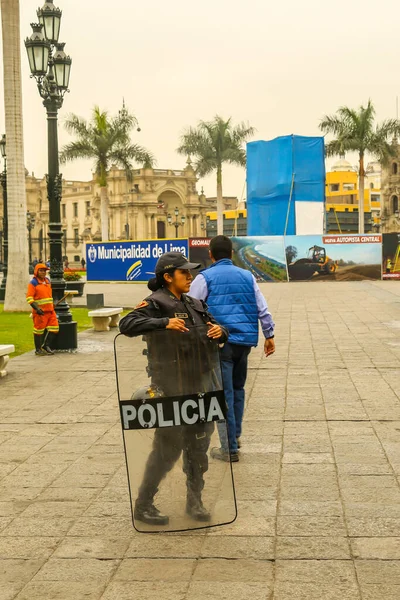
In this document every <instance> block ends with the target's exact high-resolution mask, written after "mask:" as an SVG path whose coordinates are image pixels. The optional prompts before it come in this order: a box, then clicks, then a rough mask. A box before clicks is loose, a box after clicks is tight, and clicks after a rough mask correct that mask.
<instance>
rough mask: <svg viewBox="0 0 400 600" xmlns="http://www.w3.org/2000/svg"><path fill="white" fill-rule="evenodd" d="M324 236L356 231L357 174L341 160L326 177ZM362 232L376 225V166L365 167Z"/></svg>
mask: <svg viewBox="0 0 400 600" xmlns="http://www.w3.org/2000/svg"><path fill="white" fill-rule="evenodd" d="M325 189H326V213H327V219H326V225H327V233H342V232H353V233H355V232H357V231H358V174H357V172H356V170H355V169H354V168H353V167H352V166H351V164H350V163H349V162H347V161H346V160H344V159H343V158H341V159H340V160H339V161H338V162H337V163H335V164H334V165H333V167H332V171H328V172H327V173H326V184H325ZM364 214H365V231H366V232H368V231H373V230H374V228H375V229H377V228H378V227H379V224H380V165H379V163H371V164H369V165H368V167H367V170H366V177H365V189H364Z"/></svg>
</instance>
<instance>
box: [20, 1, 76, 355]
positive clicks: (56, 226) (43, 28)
mask: <svg viewBox="0 0 400 600" xmlns="http://www.w3.org/2000/svg"><path fill="white" fill-rule="evenodd" d="M61 15H62V11H61V10H60V9H59V8H57V7H56V6H54V4H53V1H52V0H45V3H44V5H43V6H42V8H39V9H38V11H37V16H38V20H39V23H37V24H36V23H34V24H32V34H31V36H30V37H29V38H27V39H26V40H25V47H26V51H27V54H28V60H29V67H30V70H31V74H32V77H34V78H35V80H36V84H37V87H38V91H39V94H40V97H41V98H42V100H43V105H44V107H45V108H46V112H47V137H48V174H47V175H46V181H47V198H48V201H49V232H48V235H49V246H50V278H51V284H52V289H53V298H54V304H55V305H56V312H57V318H58V321H59V326H60V332H59V335H58V336H57V342H56V345H57V346H56V349H58V350H74V349H76V348H77V346H78V335H77V323H76V322H75V321H73V320H72V315H71V312H70V310H69V306H68V304H67V303H66V301H65V299H63V300H62V298H64V295H65V287H66V285H65V280H64V269H63V260H62V240H63V232H62V224H61V210H60V208H61V198H62V175H61V173H60V172H59V161H58V129H57V121H58V111H59V109H60V108H61V107H62V105H63V101H64V95H65V93H66V92H67V91H68V85H69V78H70V72H71V64H72V60H71V58H70V57H69V56H67V55H66V53H65V52H64V46H65V44H64V43H61V42H59V36H60V27H61ZM31 227H33V225H32V222H31Z"/></svg>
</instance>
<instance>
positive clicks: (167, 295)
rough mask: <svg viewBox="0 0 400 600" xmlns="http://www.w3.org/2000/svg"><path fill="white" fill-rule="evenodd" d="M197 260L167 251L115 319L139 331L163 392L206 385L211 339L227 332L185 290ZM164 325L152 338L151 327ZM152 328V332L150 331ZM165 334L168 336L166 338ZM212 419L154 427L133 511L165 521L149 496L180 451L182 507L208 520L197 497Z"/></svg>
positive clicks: (150, 520)
mask: <svg viewBox="0 0 400 600" xmlns="http://www.w3.org/2000/svg"><path fill="white" fill-rule="evenodd" d="M199 267H200V265H198V264H193V263H190V262H188V260H187V259H186V257H185V256H183V254H180V253H179V252H168V253H166V254H164V255H163V256H161V257H160V259H159V260H158V262H157V265H156V277H155V278H153V279H151V280H150V281H149V283H148V287H149V289H150V290H152V291H153V293H152V294H151V295H150V296H148V297H147V298H146V299H145V300H143V301H142V302H141V303H140V304H139V305H138V306H137V307H136V308H135V310H133V311H132V312H131V313H129V314H128V315H126V316H125V317H124V318H123V319H121V321H120V324H119V327H120V331H121V333H122V334H124V335H127V336H129V337H134V336H137V335H145V339H146V341H147V347H148V360H149V374H150V377H151V382H152V386H154V387H155V388H157V389H160V390H162V393H163V394H164V395H165V396H176V395H184V394H191V393H198V392H201V391H209V390H210V385H211V379H212V378H214V385H215V378H216V377H217V378H218V375H217V374H215V372H213V367H214V366H215V363H214V361H213V357H214V356H215V344H216V343H224V342H225V341H226V340H227V339H228V332H227V330H226V329H225V328H223V327H221V326H220V325H218V323H217V322H216V321H215V319H214V318H213V317H212V316H211V315H210V313H209V312H208V310H207V306H206V305H205V303H204V302H202V301H201V300H196V299H195V298H191V297H190V296H187V295H186V293H187V292H188V291H189V288H190V283H191V281H192V279H193V277H192V275H191V273H190V270H191V269H197V268H199ZM165 329H167V330H169V331H170V332H171V333H170V334H168V336H166V335H164V336H163V338H162V343H157V335H155V333H156V331H157V330H165ZM152 332H154V333H152ZM166 338H167V340H170V342H169V343H168V341H167V343H166ZM213 427H214V424H213V423H205V424H197V425H192V426H180V427H166V428H158V429H156V431H155V434H154V440H153V448H152V451H151V454H150V456H149V458H148V461H147V464H146V469H145V473H144V477H143V481H142V484H141V486H140V489H139V495H138V498H137V500H136V503H135V511H134V517H135V519H138V520H140V521H142V522H144V523H147V524H150V525H166V524H167V523H168V522H169V518H168V516H167V515H162V514H161V513H160V511H159V510H158V509H157V508H156V507H155V506H154V496H155V495H156V493H157V491H158V486H159V484H160V482H161V481H162V479H163V478H164V477H165V476H166V474H167V473H168V471H170V470H171V469H172V468H173V466H174V464H175V463H176V461H177V460H178V458H179V456H180V454H181V453H182V452H183V470H184V472H185V474H186V478H187V504H186V512H187V513H188V514H189V516H191V517H192V518H193V519H195V520H197V521H204V522H206V521H209V520H210V518H211V515H210V513H209V512H208V511H207V510H206V509H205V507H204V506H203V503H202V499H201V492H202V490H203V487H204V477H203V475H204V473H205V472H206V471H207V469H208V457H207V451H208V447H209V444H210V438H211V435H212V432H213Z"/></svg>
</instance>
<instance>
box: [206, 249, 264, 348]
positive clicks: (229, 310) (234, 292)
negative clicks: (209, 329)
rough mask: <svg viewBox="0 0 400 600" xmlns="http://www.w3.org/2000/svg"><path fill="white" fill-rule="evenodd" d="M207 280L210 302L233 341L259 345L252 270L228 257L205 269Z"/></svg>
mask: <svg viewBox="0 0 400 600" xmlns="http://www.w3.org/2000/svg"><path fill="white" fill-rule="evenodd" d="M201 274H202V275H203V277H204V279H205V280H206V282H207V288H208V297H207V304H208V307H209V309H210V312H211V314H212V315H213V317H214V318H215V319H216V320H217V321H218V323H220V324H221V325H224V326H225V327H226V328H227V329H228V331H229V342H231V343H232V344H239V345H241V346H257V343H258V310H257V301H256V295H255V292H254V280H253V276H252V274H251V273H250V271H246V270H245V269H240V268H239V267H236V266H235V265H234V264H233V263H232V261H231V260H229V259H228V258H224V259H222V260H218V261H217V262H215V263H213V264H212V265H211V266H210V267H208V269H205V270H204V271H201Z"/></svg>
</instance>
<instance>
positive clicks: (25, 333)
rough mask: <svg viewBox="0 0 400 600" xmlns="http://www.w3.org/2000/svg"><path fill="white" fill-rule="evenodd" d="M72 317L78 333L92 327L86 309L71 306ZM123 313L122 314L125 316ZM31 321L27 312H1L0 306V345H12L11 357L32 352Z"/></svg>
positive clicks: (0, 305) (1, 307)
mask: <svg viewBox="0 0 400 600" xmlns="http://www.w3.org/2000/svg"><path fill="white" fill-rule="evenodd" d="M71 312H72V316H73V318H74V320H75V321H77V322H78V332H79V331H84V330H85V329H89V328H90V327H92V319H90V317H88V309H87V308H74V307H73V306H71ZM127 312H129V311H125V312H124V313H123V314H127ZM32 327H33V325H32V319H31V318H30V317H29V312H27V313H22V312H15V313H9V312H8V313H5V312H3V305H2V304H0V344H14V346H15V353H13V354H12V356H18V355H19V354H23V353H24V352H29V350H33V348H34V344H33V332H32Z"/></svg>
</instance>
